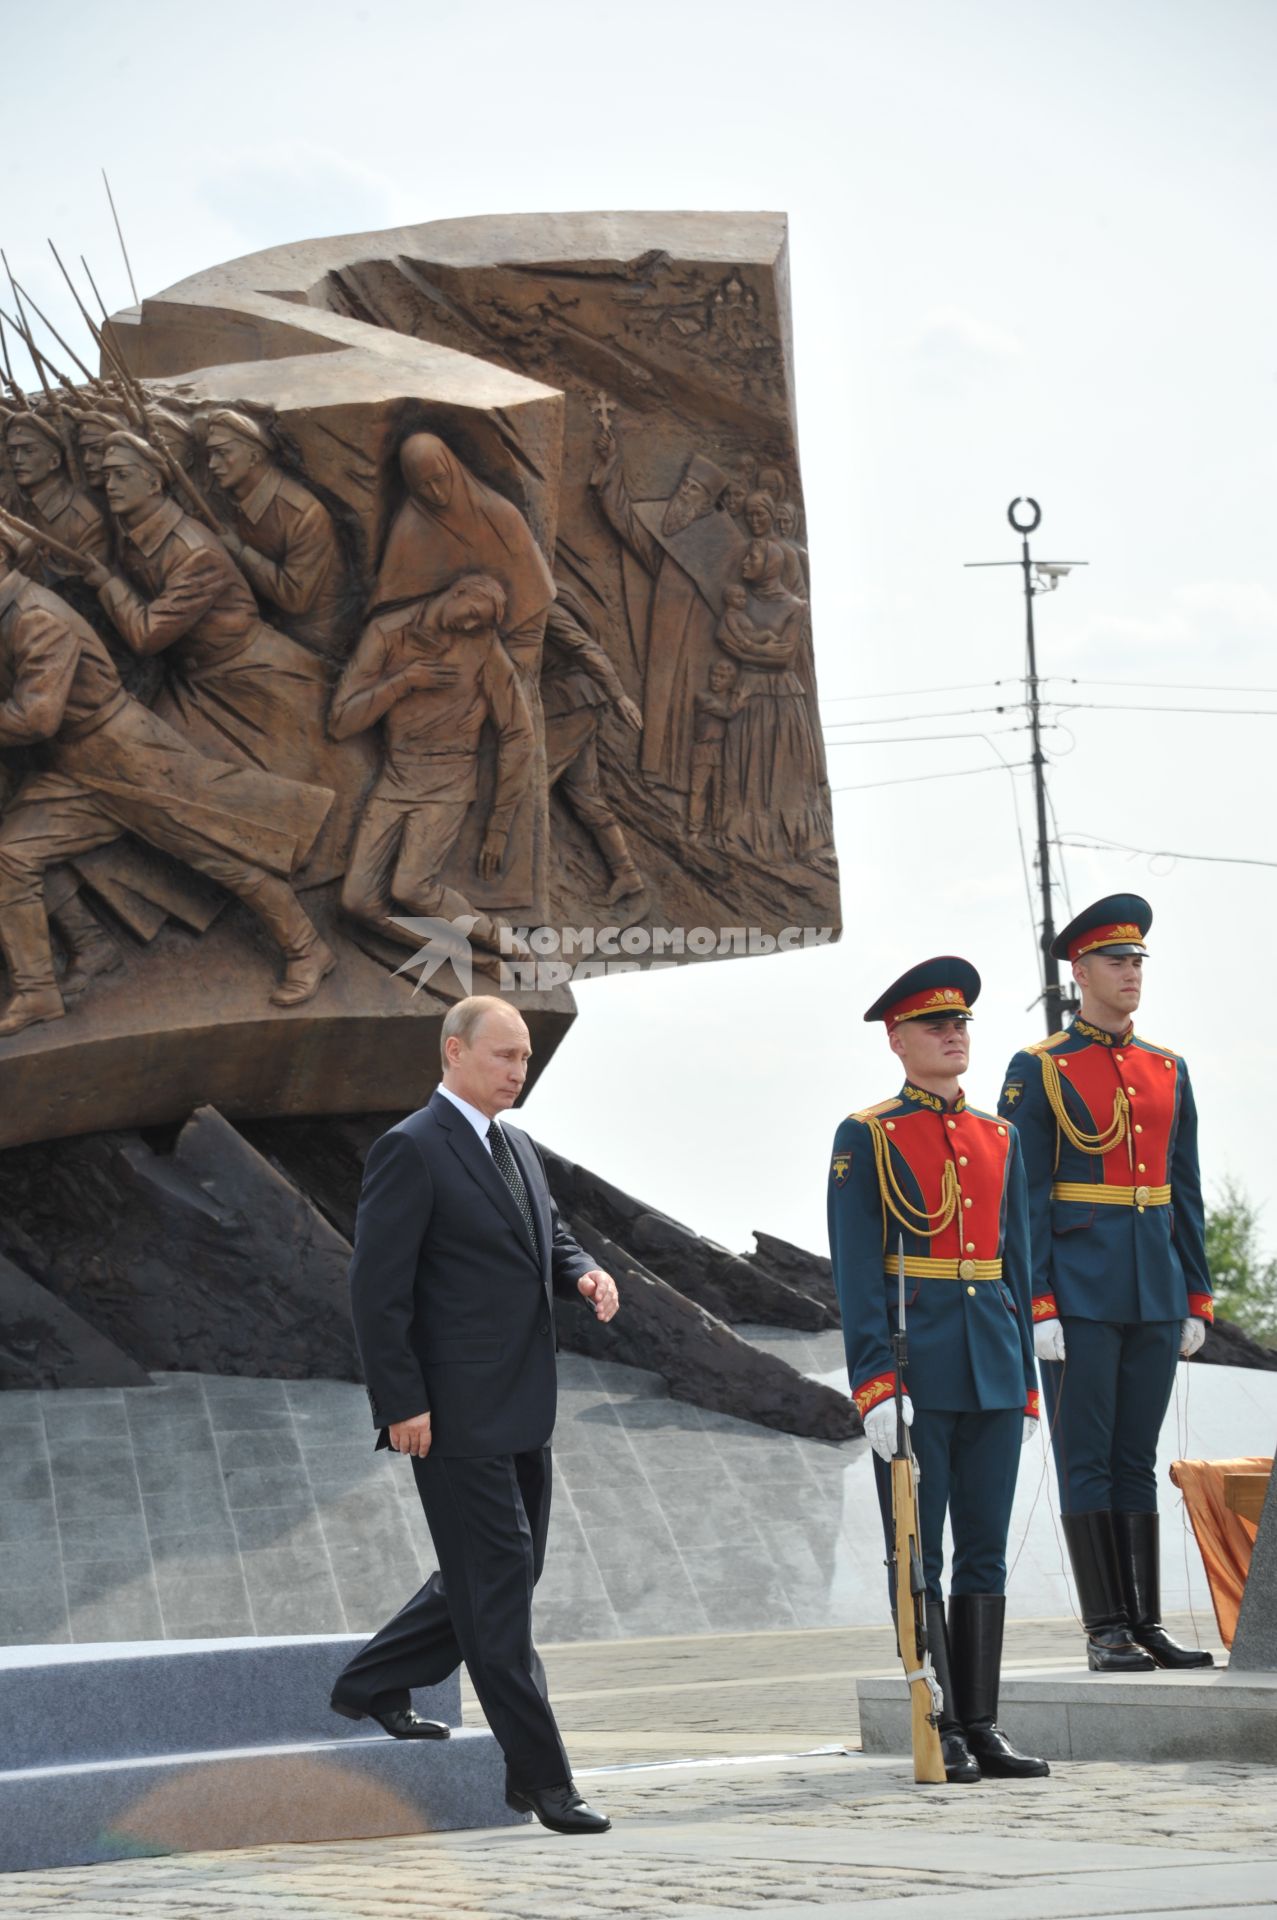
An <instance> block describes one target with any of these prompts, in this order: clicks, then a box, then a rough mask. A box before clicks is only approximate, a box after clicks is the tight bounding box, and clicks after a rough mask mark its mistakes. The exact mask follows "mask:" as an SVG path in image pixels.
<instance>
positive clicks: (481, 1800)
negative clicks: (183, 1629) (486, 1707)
mask: <svg viewBox="0 0 1277 1920" xmlns="http://www.w3.org/2000/svg"><path fill="white" fill-rule="evenodd" d="M362 1644H363V1639H362V1637H361V1636H355V1637H347V1636H346V1635H334V1636H328V1635H325V1636H321V1637H317V1638H306V1639H278V1640H263V1639H253V1640H205V1641H161V1642H150V1643H144V1644H134V1645H112V1646H99V1647H91V1646H77V1647H27V1648H7V1649H3V1650H0V1725H2V1726H3V1727H4V1729H5V1745H4V1766H5V1771H4V1772H0V1872H9V1873H12V1872H21V1871H24V1870H25V1871H31V1870H33V1869H36V1868H46V1867H67V1866H88V1865H91V1864H93V1863H95V1862H98V1861H104V1860H115V1859H120V1858H126V1857H130V1856H137V1855H145V1854H164V1853H188V1852H199V1851H203V1850H205V1849H208V1848H226V1847H254V1846H266V1845H270V1844H273V1843H277V1842H280V1841H310V1840H335V1839H364V1838H372V1837H374V1836H377V1835H381V1834H402V1833H436V1832H443V1831H448V1830H452V1829H455V1828H460V1827H494V1826H510V1825H518V1824H521V1823H522V1822H523V1821H524V1818H525V1816H523V1815H520V1814H515V1813H512V1812H511V1811H510V1809H509V1808H508V1807H507V1806H506V1804H505V1761H504V1758H503V1756H502V1754H501V1750H500V1748H499V1747H498V1746H497V1744H496V1742H495V1740H494V1739H493V1738H492V1735H491V1734H490V1733H489V1732H488V1731H487V1730H486V1728H485V1729H478V1728H469V1727H462V1725H461V1690H460V1686H459V1683H458V1681H457V1679H456V1678H455V1677H454V1678H453V1679H452V1680H450V1681H448V1682H447V1683H445V1685H443V1686H441V1687H436V1688H433V1689H423V1690H421V1691H420V1692H419V1693H418V1694H417V1695H416V1696H415V1702H414V1704H415V1705H416V1706H417V1708H418V1710H419V1711H420V1712H422V1713H424V1714H425V1715H426V1716H427V1717H428V1718H430V1719H434V1720H443V1721H446V1722H447V1723H448V1725H449V1726H451V1727H452V1728H453V1733H452V1736H451V1738H450V1739H448V1740H446V1741H444V1740H441V1741H420V1740H414V1741H403V1740H392V1739H390V1738H388V1737H387V1736H386V1735H385V1734H383V1733H382V1731H381V1729H380V1728H379V1727H378V1726H377V1725H376V1723H375V1722H374V1721H370V1720H360V1721H354V1722H352V1721H347V1720H343V1719H339V1718H338V1716H337V1715H335V1714H334V1713H332V1712H331V1711H330V1709H329V1706H328V1695H329V1692H330V1690H331V1687H332V1683H333V1679H334V1677H335V1676H336V1674H337V1673H338V1672H339V1671H340V1669H341V1667H342V1666H343V1665H344V1663H345V1661H346V1660H347V1659H348V1658H349V1656H350V1654H351V1652H353V1651H354V1649H355V1648H356V1647H359V1646H361V1645H362Z"/></svg>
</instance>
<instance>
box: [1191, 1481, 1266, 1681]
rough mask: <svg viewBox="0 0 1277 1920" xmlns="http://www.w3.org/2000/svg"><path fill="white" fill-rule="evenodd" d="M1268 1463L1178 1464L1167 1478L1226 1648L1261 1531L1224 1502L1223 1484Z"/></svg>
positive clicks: (1234, 1630)
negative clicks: (1177, 1495) (1179, 1497)
mask: <svg viewBox="0 0 1277 1920" xmlns="http://www.w3.org/2000/svg"><path fill="white" fill-rule="evenodd" d="M1272 1467H1273V1463H1272V1460H1271V1458H1269V1459H1249V1460H1176V1461H1173V1462H1172V1465H1171V1480H1172V1482H1173V1484H1174V1485H1175V1486H1177V1487H1178V1488H1179V1490H1180V1492H1181V1493H1182V1494H1183V1496H1184V1505H1185V1506H1186V1507H1187V1508H1188V1517H1189V1519H1190V1520H1191V1521H1192V1523H1193V1533H1194V1535H1195V1536H1196V1539H1197V1545H1198V1549H1199V1551H1200V1553H1201V1556H1202V1565H1203V1566H1204V1567H1205V1569H1206V1579H1207V1581H1208V1583H1209V1585H1210V1597H1211V1601H1212V1603H1213V1605H1214V1608H1215V1619H1216V1621H1217V1623H1218V1625H1219V1637H1220V1639H1221V1640H1222V1641H1223V1643H1224V1645H1225V1646H1226V1647H1231V1646H1232V1644H1233V1635H1234V1634H1235V1633H1236V1631H1237V1616H1238V1613H1239V1612H1240V1611H1241V1604H1242V1588H1243V1587H1244V1586H1245V1585H1246V1575H1247V1574H1248V1573H1249V1572H1250V1555H1251V1549H1252V1547H1253V1546H1254V1544H1255V1535H1256V1534H1257V1533H1258V1531H1259V1528H1258V1527H1257V1526H1256V1525H1255V1523H1254V1521H1252V1520H1243V1519H1242V1517H1241V1515H1240V1514H1239V1513H1234V1512H1233V1510H1232V1508H1231V1507H1228V1506H1226V1505H1225V1504H1224V1480H1225V1478H1226V1476H1227V1475H1229V1474H1233V1473H1271V1472H1272Z"/></svg>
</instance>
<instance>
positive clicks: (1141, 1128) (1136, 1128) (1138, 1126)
mask: <svg viewBox="0 0 1277 1920" xmlns="http://www.w3.org/2000/svg"><path fill="white" fill-rule="evenodd" d="M1135 1131H1136V1133H1143V1131H1144V1129H1143V1127H1141V1126H1140V1125H1139V1123H1138V1122H1137V1123H1136V1127H1135Z"/></svg>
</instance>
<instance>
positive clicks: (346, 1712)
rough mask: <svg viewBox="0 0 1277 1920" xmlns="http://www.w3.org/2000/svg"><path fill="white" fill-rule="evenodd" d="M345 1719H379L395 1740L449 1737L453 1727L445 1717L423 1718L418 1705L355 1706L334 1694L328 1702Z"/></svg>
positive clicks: (379, 1722)
mask: <svg viewBox="0 0 1277 1920" xmlns="http://www.w3.org/2000/svg"><path fill="white" fill-rule="evenodd" d="M328 1704H329V1706H330V1707H331V1708H332V1710H333V1712H334V1713H339V1714H340V1715H341V1717H342V1719H343V1720H364V1719H368V1720H375V1721H377V1723H378V1725H379V1726H381V1727H383V1728H384V1729H385V1731H386V1732H387V1733H388V1734H389V1735H390V1737H391V1739H392V1740H446V1739H448V1737H449V1735H450V1734H451V1732H452V1728H451V1727H448V1726H445V1725H444V1723H443V1721H442V1720H423V1719H422V1717H421V1715H420V1714H419V1713H418V1712H417V1711H416V1709H415V1708H414V1707H376V1706H370V1707H353V1706H351V1705H350V1704H349V1702H347V1701H345V1700H339V1699H338V1698H337V1695H336V1694H334V1695H333V1696H332V1699H331V1700H330V1701H329V1702H328Z"/></svg>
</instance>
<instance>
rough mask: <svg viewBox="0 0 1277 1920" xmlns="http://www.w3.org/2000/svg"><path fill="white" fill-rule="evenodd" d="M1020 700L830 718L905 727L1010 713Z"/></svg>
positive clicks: (833, 722)
mask: <svg viewBox="0 0 1277 1920" xmlns="http://www.w3.org/2000/svg"><path fill="white" fill-rule="evenodd" d="M1019 704H1020V702H1019V701H1018V700H1004V701H1003V703H1002V705H1001V706H1000V707H942V708H941V710H940V712H939V713H879V714H876V715H875V716H874V718H873V719H872V720H830V721H827V722H826V725H827V726H831V727H905V726H916V725H917V724H918V723H919V722H920V721H923V720H966V719H968V718H970V716H971V715H972V714H978V713H1009V712H1010V711H1011V709H1012V708H1013V707H1018V706H1019Z"/></svg>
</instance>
